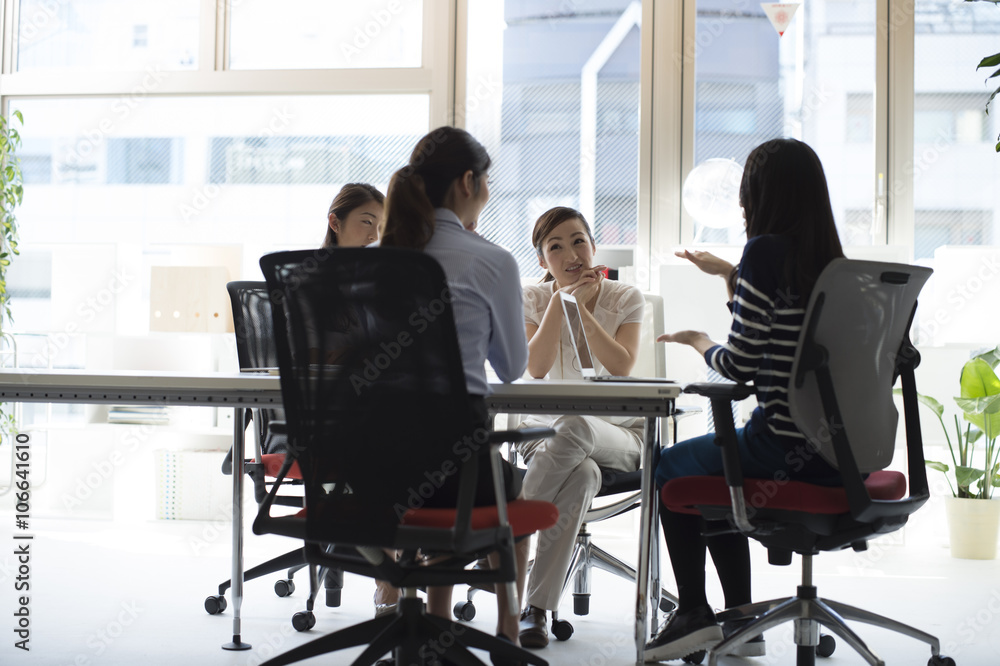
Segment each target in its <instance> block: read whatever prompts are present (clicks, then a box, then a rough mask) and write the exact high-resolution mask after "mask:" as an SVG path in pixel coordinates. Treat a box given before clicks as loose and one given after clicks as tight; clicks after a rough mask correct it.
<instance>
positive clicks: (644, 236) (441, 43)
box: [0, 0, 915, 288]
mask: <svg viewBox="0 0 1000 666" xmlns="http://www.w3.org/2000/svg"><path fill="white" fill-rule="evenodd" d="M230 1H231V0H201V22H200V28H199V30H200V35H199V53H198V63H199V65H198V69H197V70H193V71H178V72H171V73H170V75H169V76H166V77H163V79H162V80H161V81H159V82H158V83H157V85H156V87H155V89H153V90H150V91H148V92H146V93H144V94H148V95H150V96H159V95H198V94H208V93H212V94H222V95H269V94H303V95H308V94H329V92H330V91H336V92H337V93H344V94H358V93H368V94H385V93H394V94H395V93H404V94H406V93H415V94H426V95H428V96H429V99H430V119H431V128H433V127H436V126H439V125H444V124H456V125H458V126H464V120H465V99H466V96H467V92H468V91H467V90H466V87H467V84H466V76H465V75H466V56H467V52H468V35H467V34H466V30H465V27H464V26H466V25H467V17H468V3H469V2H470V1H473V0H424V5H423V7H424V17H423V19H424V20H423V35H422V44H423V46H422V49H423V50H422V63H421V66H420V67H419V68H382V69H357V70H347V69H340V70H332V69H327V70H239V71H234V70H230V69H229V68H228V48H229V26H230V9H231V7H230ZM875 2H876V16H877V18H876V29H875V40H876V72H875V76H876V84H875V100H874V101H875V104H874V128H873V136H874V146H875V150H874V155H873V160H874V163H875V174H876V180H877V182H876V184H875V191H876V197H875V202H874V207H875V210H876V211H877V219H878V220H879V222H878V223H879V225H880V227H879V228H878V229H877V230H876V234H875V245H876V251H877V248H879V247H882V248H885V247H886V246H896V247H895V249H896V250H901V251H902V254H903V256H909V257H910V258H911V259H912V256H913V252H914V248H913V243H914V208H913V183H912V179H909V178H907V177H906V175H905V174H906V173H907V167H908V166H910V165H912V164H913V159H914V158H913V112H914V94H913V93H914V81H913V74H914V32H915V16H914V13H913V11H912V8H913V3H912V0H875ZM19 4H20V3H19V2H5V3H3V14H2V20H3V35H2V44H0V56H2V63H0V90H2V94H0V112H3V113H4V114H7V113H8V104H9V100H10V99H11V98H24V97H36V96H53V95H58V96H69V97H73V96H87V97H91V96H115V95H123V94H128V93H130V92H131V91H133V90H134V89H135V88H136V86H137V85H141V82H142V78H143V77H144V76H151V74H150V73H149V72H74V74H73V76H66V75H65V74H64V73H60V72H23V73H22V72H16V71H14V63H15V62H16V58H17V43H16V29H15V28H16V26H17V22H18V9H19ZM642 12H643V29H642V37H641V60H642V62H641V66H640V124H639V185H638V197H639V199H638V220H637V233H638V247H637V251H636V263H637V268H638V271H637V276H638V278H639V281H640V283H642V286H644V287H647V288H649V287H651V286H655V285H657V284H658V281H657V280H656V279H655V274H656V269H657V267H658V266H659V265H660V264H662V263H665V262H669V261H671V250H672V248H673V247H675V246H678V245H683V244H686V243H690V242H691V241H692V240H693V225H692V224H691V222H690V220H686V219H685V214H684V211H683V207H682V205H681V197H680V192H681V187H682V184H683V179H684V176H685V175H686V174H687V173H688V171H689V170H690V169H691V167H692V166H693V165H692V161H693V137H694V98H695V96H694V85H695V81H694V67H693V66H691V65H693V61H692V60H691V59H690V58H689V57H688V55H687V54H689V53H690V54H694V53H695V50H694V49H693V40H694V38H695V22H696V17H697V0H670V1H663V0H659V1H658V0H642ZM692 57H693V55H692ZM431 128H429V129H431ZM897 256H898V254H897Z"/></svg>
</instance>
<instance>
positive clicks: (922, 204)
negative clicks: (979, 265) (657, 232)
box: [907, 0, 1000, 259]
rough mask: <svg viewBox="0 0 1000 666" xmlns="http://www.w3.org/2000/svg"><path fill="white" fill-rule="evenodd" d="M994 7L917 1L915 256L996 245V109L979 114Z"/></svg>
mask: <svg viewBox="0 0 1000 666" xmlns="http://www.w3.org/2000/svg"><path fill="white" fill-rule="evenodd" d="M998 33H1000V7H996V6H993V5H992V4H990V3H985V2H983V3H961V2H950V1H948V0H918V2H917V3H916V36H915V40H914V41H915V43H914V51H915V58H914V77H913V78H914V89H915V99H914V107H913V165H912V174H907V175H909V176H911V177H912V179H913V207H914V229H913V233H914V241H913V254H914V256H915V257H916V258H918V259H920V258H930V257H933V256H934V253H935V250H937V248H939V247H941V246H944V245H996V244H998V243H1000V187H998V186H997V184H998V183H1000V156H998V155H997V154H996V153H995V152H993V150H992V149H991V147H992V146H993V145H994V144H995V143H996V136H997V133H998V125H997V123H996V107H995V106H994V108H993V113H992V114H990V115H987V114H986V113H985V107H986V100H987V98H988V97H989V93H988V92H987V91H988V90H991V89H993V88H995V85H991V86H989V87H987V86H985V85H984V83H983V80H984V78H985V76H986V74H984V72H986V70H979V71H978V72H977V71H976V65H977V64H979V61H980V60H981V59H982V58H983V57H984V56H987V55H989V54H991V53H995V52H996V51H997V34H998Z"/></svg>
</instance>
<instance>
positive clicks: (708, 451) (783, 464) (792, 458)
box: [655, 427, 841, 488]
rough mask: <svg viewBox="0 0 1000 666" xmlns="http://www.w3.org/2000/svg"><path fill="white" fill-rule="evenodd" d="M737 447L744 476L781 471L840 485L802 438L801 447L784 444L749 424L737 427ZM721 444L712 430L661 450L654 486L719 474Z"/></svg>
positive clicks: (793, 476)
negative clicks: (796, 447) (680, 479)
mask: <svg viewBox="0 0 1000 666" xmlns="http://www.w3.org/2000/svg"><path fill="white" fill-rule="evenodd" d="M736 442H737V449H738V451H739V455H740V464H741V466H742V468H743V476H744V477H746V478H751V479H772V478H774V476H775V474H777V473H779V472H783V473H784V474H785V475H787V478H790V479H794V480H796V481H807V482H809V483H816V484H820V485H831V486H832V485H839V484H840V483H841V480H840V475H839V474H838V473H837V471H836V470H834V469H833V468H832V467H830V466H829V465H827V464H826V463H824V462H823V461H822V460H821V459H819V457H818V456H816V455H815V454H812V455H810V453H809V450H808V446H807V444H806V442H805V440H803V442H802V446H801V448H800V449H793V448H789V447H787V446H785V445H784V444H782V443H781V442H780V441H778V440H777V438H775V437H774V436H773V435H771V433H770V432H758V431H757V430H756V429H752V428H749V427H745V428H739V429H737V430H736ZM722 473H723V468H722V447H721V446H716V444H715V433H709V434H707V435H701V436H700V437H692V438H691V439H687V440H684V441H683V442H678V443H677V444H674V445H673V446H669V447H666V448H664V449H662V450H661V451H660V456H659V462H657V464H656V473H655V479H656V486H657V488H660V487H662V486H663V485H664V484H665V483H666V482H667V481H669V480H671V479H676V478H678V477H681V476H722Z"/></svg>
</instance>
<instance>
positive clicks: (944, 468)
mask: <svg viewBox="0 0 1000 666" xmlns="http://www.w3.org/2000/svg"><path fill="white" fill-rule="evenodd" d="M924 464H925V465H927V466H928V467H930V468H931V469H933V470H936V471H938V472H943V473H945V474H947V473H948V470H949V469H951V468H950V467H948V465H946V464H944V463H941V462H937V461H936V460H925V461H924Z"/></svg>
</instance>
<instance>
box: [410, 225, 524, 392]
mask: <svg viewBox="0 0 1000 666" xmlns="http://www.w3.org/2000/svg"><path fill="white" fill-rule="evenodd" d="M434 217H435V228H434V235H433V236H432V237H431V240H430V242H428V243H427V247H425V248H424V251H425V252H427V254H429V255H431V256H432V257H434V258H435V259H437V261H438V263H439V264H441V267H442V268H443V269H444V274H445V277H446V279H447V280H448V287H449V289H450V290H451V295H452V309H453V311H454V314H455V329H456V331H457V333H458V345H459V347H460V348H461V352H462V365H463V366H464V368H465V381H466V385H467V386H468V390H469V393H470V394H473V395H487V394H489V392H490V387H489V384H488V383H487V381H486V361H487V360H488V361H489V362H490V365H491V366H493V370H494V372H496V374H497V377H499V378H500V381H503V382H511V381H514V380H515V379H520V377H521V376H522V375H523V374H524V371H525V370H526V369H527V367H528V342H527V338H526V336H525V332H524V309H523V303H522V296H521V278H520V270H519V268H518V265H517V261H516V260H515V259H514V257H513V256H512V255H511V254H510V252H508V251H507V250H505V249H503V248H502V247H499V246H498V245H494V244H493V243H491V242H490V241H488V240H486V239H485V238H483V237H481V236H479V235H478V234H476V233H474V232H471V231H467V230H466V229H465V227H463V226H462V222H461V221H460V220H459V219H458V216H457V215H455V213H453V212H452V211H451V210H449V209H447V208H437V209H435V211H434Z"/></svg>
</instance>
